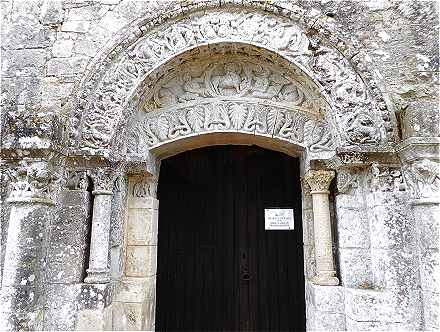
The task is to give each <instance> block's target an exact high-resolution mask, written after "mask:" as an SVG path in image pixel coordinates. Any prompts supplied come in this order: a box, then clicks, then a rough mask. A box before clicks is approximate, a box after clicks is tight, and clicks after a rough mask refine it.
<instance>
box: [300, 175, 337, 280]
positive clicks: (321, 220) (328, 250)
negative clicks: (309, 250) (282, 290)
mask: <svg viewBox="0 0 440 332" xmlns="http://www.w3.org/2000/svg"><path fill="white" fill-rule="evenodd" d="M334 177H335V172H334V171H325V170H309V171H308V172H307V173H306V175H305V180H306V181H307V183H308V184H309V186H310V188H311V189H312V191H311V192H310V193H311V194H312V201H313V225H314V238H315V260H316V275H315V277H314V278H313V283H314V284H317V285H325V286H336V285H338V284H339V280H338V278H336V271H335V267H334V263H333V250H332V233H331V223H330V206H329V197H328V196H329V194H330V191H329V190H328V188H329V186H330V182H331V180H332V179H333V178H334Z"/></svg>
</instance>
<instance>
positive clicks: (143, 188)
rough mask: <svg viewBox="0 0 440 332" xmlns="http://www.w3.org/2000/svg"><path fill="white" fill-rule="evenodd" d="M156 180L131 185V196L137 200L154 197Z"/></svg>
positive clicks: (150, 179) (141, 181)
mask: <svg viewBox="0 0 440 332" xmlns="http://www.w3.org/2000/svg"><path fill="white" fill-rule="evenodd" d="M156 191H157V179H155V178H147V179H143V180H140V181H138V182H136V183H135V184H134V185H133V189H132V195H133V197H137V198H145V197H156Z"/></svg>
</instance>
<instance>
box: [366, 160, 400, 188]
mask: <svg viewBox="0 0 440 332" xmlns="http://www.w3.org/2000/svg"><path fill="white" fill-rule="evenodd" d="M368 182H369V184H370V190H371V191H384V192H385V191H405V190H406V186H405V183H404V180H403V176H402V172H401V171H400V169H398V168H393V167H388V166H379V164H378V163H376V162H374V163H372V164H371V168H370V172H369V174H368Z"/></svg>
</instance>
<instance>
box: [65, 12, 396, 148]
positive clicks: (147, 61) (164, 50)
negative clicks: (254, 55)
mask: <svg viewBox="0 0 440 332" xmlns="http://www.w3.org/2000/svg"><path fill="white" fill-rule="evenodd" d="M207 44H209V45H210V46H209V48H210V49H212V50H214V49H215V47H216V45H223V44H235V45H244V44H247V45H249V46H251V47H255V46H257V47H260V48H261V52H260V53H270V52H274V53H273V54H277V55H279V56H280V57H281V58H283V59H286V60H287V61H289V62H290V63H291V64H294V66H295V67H296V68H300V70H301V71H302V72H303V73H304V75H305V76H307V77H308V78H309V81H314V82H315V83H316V84H318V85H320V87H319V89H320V92H321V93H322V96H323V98H324V99H325V100H326V102H327V103H328V105H329V108H328V109H327V111H329V112H331V116H330V117H329V118H332V125H333V126H335V131H334V132H333V134H334V135H338V136H341V138H342V139H341V143H340V144H342V145H351V144H371V143H373V142H379V141H381V142H382V141H383V137H384V135H385V134H390V133H391V134H390V135H391V136H392V131H393V130H392V128H391V129H390V127H392V125H391V123H390V119H389V117H386V116H382V115H381V114H382V113H387V109H386V105H385V103H383V101H381V100H380V101H379V102H376V101H375V100H373V98H372V97H371V96H370V94H369V92H368V89H367V87H366V86H365V84H364V82H363V81H362V79H361V78H360V77H359V75H358V74H357V73H356V72H355V71H354V70H353V68H352V67H351V65H350V64H349V62H348V61H347V60H346V59H345V58H344V57H343V56H342V55H341V54H340V53H339V52H338V51H337V50H336V49H334V48H332V47H331V46H330V45H328V44H326V43H324V42H323V41H321V40H319V39H318V38H317V37H316V36H314V37H313V45H312V44H311V40H310V39H309V38H308V37H307V36H306V35H305V33H304V32H303V30H302V29H301V28H299V27H298V26H297V25H296V24H294V23H293V22H292V21H291V20H289V19H287V18H285V17H282V16H275V15H272V14H269V13H265V12H260V11H257V10H237V9H234V10H232V9H231V10H227V9H226V8H225V9H223V10H222V11H217V10H208V11H203V12H198V13H192V14H191V15H190V16H185V17H182V18H179V19H176V20H174V21H170V22H169V23H168V24H167V25H163V26H161V27H158V28H157V29H153V30H151V31H148V32H147V33H145V34H144V35H142V36H141V37H140V38H139V39H138V40H137V41H136V42H135V43H134V44H133V45H132V46H131V47H129V48H128V49H127V51H125V52H121V55H118V59H113V60H112V61H111V62H109V65H110V66H113V67H111V68H108V69H106V70H105V74H104V75H103V76H102V77H101V78H100V79H99V83H98V85H94V84H95V83H93V82H92V81H90V82H88V83H85V86H86V88H85V89H84V92H83V95H82V96H81V97H82V98H83V100H84V101H85V102H83V103H81V105H80V108H78V114H77V115H78V116H77V117H73V118H72V125H71V128H72V131H71V138H72V139H73V140H76V139H78V138H79V139H80V142H79V145H80V146H83V147H87V148H92V149H101V148H107V147H108V146H109V144H110V141H111V137H112V136H113V135H114V132H115V130H116V128H117V127H118V126H120V125H121V123H124V121H126V119H127V117H128V116H131V115H128V116H127V115H124V116H123V113H124V110H127V109H134V107H128V106H127V105H128V104H129V103H131V102H132V101H133V100H136V99H137V98H138V97H139V96H140V95H142V94H143V93H144V92H145V91H149V90H150V89H151V88H152V87H153V86H154V85H151V82H152V81H154V77H158V78H160V76H161V75H163V73H161V72H160V71H158V68H160V67H162V65H163V64H164V63H167V62H168V61H170V59H173V58H176V57H178V56H179V55H181V54H183V53H184V52H190V51H191V50H198V49H199V48H200V47H201V46H203V45H207ZM211 45H213V46H212V47H211ZM252 45H255V46H252ZM312 46H313V47H312ZM113 53H114V52H113ZM194 53H196V52H194ZM114 55H115V54H113V56H114ZM225 65H226V68H225ZM100 69H101V68H100ZM242 70H243V69H242ZM221 71H222V73H217V74H215V73H213V74H211V75H207V76H208V77H210V82H209V85H207V84H206V83H205V82H204V81H203V78H202V77H200V76H199V77H197V76H192V75H191V76H189V75H182V77H181V83H182V84H181V85H180V89H181V90H182V91H181V93H180V94H179V96H178V97H176V96H174V94H173V93H171V92H170V89H168V90H166V89H163V90H159V91H157V93H155V97H154V98H153V102H154V105H155V106H156V107H161V106H163V105H165V104H167V103H170V102H171V103H174V102H177V103H185V102H189V101H191V100H193V99H194V98H198V97H200V96H202V95H203V94H205V93H208V94H211V95H215V96H229V97H230V96H231V95H237V94H246V93H247V94H252V95H253V96H252V97H255V98H257V99H267V100H272V99H273V95H274V94H277V96H278V97H277V98H278V99H277V100H276V101H277V102H280V101H281V102H284V101H286V102H287V101H288V100H290V101H292V102H301V98H302V95H301V92H303V91H302V90H301V89H298V87H297V86H292V85H291V86H288V85H287V84H283V83H282V82H279V81H277V79H278V78H275V77H273V78H271V76H270V75H269V74H268V75H266V74H265V72H264V70H262V71H259V72H258V73H259V74H261V75H262V77H259V78H258V77H257V76H258V75H257V72H256V73H255V74H256V75H255V76H256V77H255V81H254V82H253V85H252V88H253V90H252V91H251V90H250V89H249V82H243V81H241V82H239V80H240V79H239V77H238V74H237V73H238V71H239V70H238V68H237V67H236V65H233V64H230V65H229V64H223V65H222V70H221ZM147 77H148V79H146V78H147ZM152 77H153V80H151V78H152ZM240 78H241V76H240ZM375 88H376V87H375ZM92 89H93V90H94V91H91V90H92ZM278 89H280V91H279V93H276V90H278ZM283 89H284V90H283ZM376 90H377V89H376ZM376 90H375V91H376ZM147 93H148V92H147ZM375 94H376V93H375ZM204 97H206V96H204ZM208 97H210V96H208ZM283 98H284V99H283ZM355 106H356V107H355ZM83 107H84V108H85V110H84V109H83ZM357 108H360V109H362V110H363V113H357V114H359V115H355V117H356V118H357V117H359V116H361V114H362V118H361V120H359V121H356V120H355V119H351V117H352V114H353V112H355V109H357ZM81 113H84V114H86V115H85V118H84V119H83V120H82V121H81V123H82V124H81V123H80V121H79V120H78V117H79V116H80V114H81ZM367 118H368V119H367ZM79 125H81V128H80V131H81V133H79V132H78V131H77V129H78V126H79ZM344 125H346V126H349V128H348V134H347V135H346V136H344V135H341V134H340V133H341V132H344V131H346V129H347V128H344ZM374 128H378V129H374ZM78 134H81V137H78V136H77V135H78ZM391 136H390V137H391Z"/></svg>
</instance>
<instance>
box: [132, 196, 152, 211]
mask: <svg viewBox="0 0 440 332" xmlns="http://www.w3.org/2000/svg"><path fill="white" fill-rule="evenodd" d="M128 208H129V209H153V210H158V209H159V201H158V200H157V199H156V198H154V197H132V196H131V197H130V198H129V200H128Z"/></svg>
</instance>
